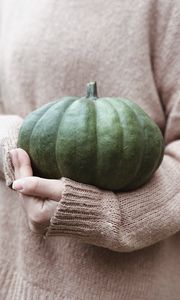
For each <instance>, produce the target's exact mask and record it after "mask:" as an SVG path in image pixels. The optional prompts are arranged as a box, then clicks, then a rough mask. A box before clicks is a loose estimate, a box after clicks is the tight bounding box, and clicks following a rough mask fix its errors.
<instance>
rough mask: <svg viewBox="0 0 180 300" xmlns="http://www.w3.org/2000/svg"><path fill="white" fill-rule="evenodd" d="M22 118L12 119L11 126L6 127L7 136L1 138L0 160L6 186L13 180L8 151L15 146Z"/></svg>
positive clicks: (10, 184) (12, 169)
mask: <svg viewBox="0 0 180 300" xmlns="http://www.w3.org/2000/svg"><path fill="white" fill-rule="evenodd" d="M22 122H23V119H21V118H17V119H14V120H13V122H12V124H11V126H10V127H9V129H8V134H7V137H5V138H3V140H2V160H3V172H4V177H5V182H6V185H7V186H8V187H10V188H11V187H12V183H13V181H14V180H15V176H14V168H13V165H12V162H11V157H10V153H9V152H10V151H11V150H12V149H15V148H17V141H18V134H19V129H20V127H21V125H22Z"/></svg>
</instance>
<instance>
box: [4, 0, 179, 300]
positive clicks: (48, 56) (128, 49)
mask: <svg viewBox="0 0 180 300" xmlns="http://www.w3.org/2000/svg"><path fill="white" fill-rule="evenodd" d="M0 20H1V23H0V24H1V25H0V28H1V31H0V32H1V33H0V53H1V55H0V70H1V71H0V169H1V171H0V176H1V178H0V228H1V233H0V299H3V300H15V299H18V300H45V299H48V300H62V299H65V300H84V299H86V300H97V299H98V300H119V299H121V300H132V299H133V300H145V299H146V300H179V299H180V296H179V295H180V285H179V278H180V255H179V251H180V233H179V230H180V185H179V182H180V61H179V53H180V32H179V28H180V1H179V0H174V1H168V0H148V1H139V0H134V1H130V0H126V1H123V0H112V1H111V2H110V1H108V0H96V1H95V0H86V1H82V0H76V1H75V0H69V1H66V0H61V1H56V0H52V1H45V0H43V1H42V0H40V1H35V0H31V1H21V0H19V1H14V0H1V1H0ZM91 80H93V81H94V80H95V81H97V84H98V91H99V95H100V96H108V97H113V96H115V97H122V98H127V99H130V100H133V101H134V102H136V103H137V104H138V105H140V106H141V107H142V108H143V109H144V110H145V112H146V113H147V114H148V115H149V116H150V117H151V118H152V119H153V120H154V121H155V122H156V123H157V125H158V126H159V128H160V129H161V131H162V133H163V136H164V141H165V155H164V158H163V161H162V163H161V165H160V167H159V169H158V170H157V171H156V173H155V174H154V176H153V177H152V178H151V180H149V181H148V182H147V183H146V184H145V185H144V186H142V187H140V188H139V189H137V190H135V191H131V192H124V193H122V192H112V191H106V190H101V189H99V188H97V187H95V186H91V185H87V184H82V183H78V182H75V181H73V180H71V179H68V178H63V181H64V192H63V195H62V198H61V200H60V201H59V202H58V205H57V209H56V211H55V213H54V215H53V217H52V218H51V220H50V224H49V226H48V228H47V231H46V235H45V237H44V236H43V235H42V234H38V233H35V232H32V231H31V230H30V229H29V227H28V223H27V218H26V215H25V212H24V210H23V208H22V207H21V205H20V201H19V197H18V192H16V191H14V190H12V189H11V188H10V187H9V186H10V185H11V184H12V182H13V180H14V178H13V168H12V165H11V161H10V157H9V150H10V149H12V148H16V146H17V136H18V131H19V128H20V126H21V124H22V121H23V119H24V117H25V116H26V115H27V114H28V113H30V112H31V111H32V110H34V109H36V108H38V107H40V106H41V105H43V104H45V103H47V102H49V101H51V100H54V99H58V98H60V97H62V96H66V95H68V96H82V95H84V92H85V87H86V83H87V82H89V81H91Z"/></svg>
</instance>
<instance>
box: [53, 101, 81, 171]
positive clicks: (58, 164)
mask: <svg viewBox="0 0 180 300" xmlns="http://www.w3.org/2000/svg"><path fill="white" fill-rule="evenodd" d="M70 98H72V99H71V100H72V102H71V103H70V104H69V105H68V106H67V107H66V109H65V111H64V113H63V115H62V118H61V121H60V123H59V127H58V130H57V134H56V142H55V157H56V161H59V163H57V164H56V165H57V168H58V170H59V172H60V174H61V176H62V170H61V166H60V160H58V159H57V141H58V137H59V130H60V128H61V124H62V122H63V119H64V117H65V115H66V111H67V110H68V108H69V107H70V106H71V105H72V104H73V103H74V101H75V100H78V97H69V99H70Z"/></svg>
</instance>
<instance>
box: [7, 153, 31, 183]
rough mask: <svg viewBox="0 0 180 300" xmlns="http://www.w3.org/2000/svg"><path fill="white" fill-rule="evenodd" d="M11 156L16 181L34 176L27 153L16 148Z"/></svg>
mask: <svg viewBox="0 0 180 300" xmlns="http://www.w3.org/2000/svg"><path fill="white" fill-rule="evenodd" d="M10 154H11V160H12V163H13V166H14V172H15V178H16V179H19V178H23V177H26V176H32V175H33V172H32V168H31V161H30V158H29V155H28V154H27V153H26V151H24V150H23V149H21V148H16V149H14V150H11V151H10Z"/></svg>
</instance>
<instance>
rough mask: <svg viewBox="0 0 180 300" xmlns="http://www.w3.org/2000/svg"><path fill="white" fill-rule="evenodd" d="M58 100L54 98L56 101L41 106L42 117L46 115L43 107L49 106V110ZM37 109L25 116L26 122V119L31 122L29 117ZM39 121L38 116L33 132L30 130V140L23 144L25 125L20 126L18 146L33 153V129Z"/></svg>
mask: <svg viewBox="0 0 180 300" xmlns="http://www.w3.org/2000/svg"><path fill="white" fill-rule="evenodd" d="M57 101H58V100H54V101H52V102H51V103H46V104H45V105H43V106H42V107H41V109H42V115H41V117H43V115H44V110H43V108H45V107H46V106H47V107H48V108H47V110H48V109H50V108H51V107H52V106H53V105H54V104H55V103H57ZM47 110H46V111H47ZM36 111H37V110H35V111H34V112H32V113H30V114H29V115H28V116H27V117H26V118H25V120H24V123H25V122H26V121H27V122H31V119H29V118H30V116H31V115H32V114H33V113H34V115H36ZM46 111H45V112H46ZM38 113H39V112H38ZM41 117H40V118H41ZM38 121H39V118H37V120H36V122H35V123H33V127H32V130H31V132H30V134H29V136H28V142H27V140H26V143H25V145H24V144H23V142H22V138H21V135H22V132H23V131H24V127H21V128H20V132H19V137H18V147H20V148H23V149H24V150H25V151H26V152H27V153H28V152H29V154H31V151H30V143H31V137H32V133H33V130H34V128H35V126H36V124H37V123H38ZM20 141H21V142H20ZM30 159H31V157H30Z"/></svg>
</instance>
